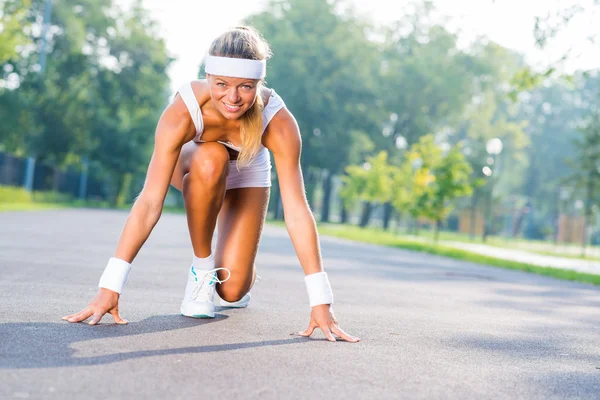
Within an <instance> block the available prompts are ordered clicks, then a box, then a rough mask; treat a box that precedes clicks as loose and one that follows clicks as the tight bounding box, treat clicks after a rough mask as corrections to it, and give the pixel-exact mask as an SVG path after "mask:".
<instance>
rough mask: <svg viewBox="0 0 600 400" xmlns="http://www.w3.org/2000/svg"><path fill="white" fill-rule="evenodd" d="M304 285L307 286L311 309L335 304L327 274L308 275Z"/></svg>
mask: <svg viewBox="0 0 600 400" xmlns="http://www.w3.org/2000/svg"><path fill="white" fill-rule="evenodd" d="M304 283H305V284H306V291H307V292H308V302H309V303H310V306H311V307H314V306H318V305H321V304H333V291H332V290H331V285H330V284H329V279H328V278H327V273H326V272H317V273H316V274H310V275H306V276H305V277H304Z"/></svg>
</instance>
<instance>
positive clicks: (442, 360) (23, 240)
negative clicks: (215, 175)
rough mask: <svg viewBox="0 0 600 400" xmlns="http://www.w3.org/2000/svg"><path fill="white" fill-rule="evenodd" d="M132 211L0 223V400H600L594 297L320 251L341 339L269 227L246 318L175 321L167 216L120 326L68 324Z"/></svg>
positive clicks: (510, 277)
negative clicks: (317, 331)
mask: <svg viewBox="0 0 600 400" xmlns="http://www.w3.org/2000/svg"><path fill="white" fill-rule="evenodd" d="M126 216H127V214H126V213H124V212H115V211H92V210H61V211H46V212H31V213H17V212H15V213H0V398H2V399H12V398H31V399H72V398H85V399H108V398H111V399H112V398H127V399H138V398H139V399H147V398H168V399H170V400H172V399H191V398H198V399H206V398H209V399H210V398H217V397H219V398H223V399H258V398H260V399H282V398H285V399H306V398H328V399H341V398H347V399H373V398H378V399H379V398H386V399H387V398H389V399H392V398H393V399H399V398H407V399H482V398H506V399H516V398H522V399H551V398H561V399H562V398H598V397H600V369H599V368H600V357H599V356H600V334H599V330H600V329H599V328H600V288H596V287H594V286H590V285H584V284H577V283H572V282H565V281H559V280H554V279H551V278H544V277H540V276H536V275H529V274H525V273H520V272H515V271H509V270H503V269H498V268H491V267H485V266H478V265H474V264H469V263H465V262H461V261H456V260H450V259H445V258H441V257H436V256H431V255H424V254H418V253H413V252H408V251H401V250H393V249H387V248H382V247H376V246H371V245H363V244H357V243H353V242H348V241H342V240H337V239H330V238H322V245H323V256H324V260H325V268H326V269H327V271H328V273H329V276H330V280H331V282H332V286H333V289H334V293H335V296H336V305H335V311H336V316H337V317H338V319H339V320H340V323H341V325H342V327H343V328H344V329H345V330H346V331H348V332H349V333H351V334H354V335H356V336H359V337H360V338H361V339H362V341H361V342H360V343H358V344H351V343H345V342H338V343H329V342H327V341H325V340H324V338H323V336H322V335H317V336H316V337H315V338H314V339H305V338H301V337H298V336H295V335H292V333H293V332H297V331H299V330H302V329H304V328H305V327H306V324H307V323H308V317H309V311H310V310H309V307H308V300H307V296H306V292H305V288H304V283H303V279H302V277H303V274H302V270H301V268H300V266H299V264H298V261H297V259H296V257H295V254H294V252H293V248H292V246H291V242H290V240H289V238H288V236H287V233H286V231H285V229H283V228H279V227H267V228H266V229H265V232H264V236H263V239H262V242H261V250H260V253H259V256H258V261H257V265H258V268H259V275H260V276H261V277H262V280H261V281H260V282H259V283H257V285H256V286H255V288H254V289H253V299H252V303H251V305H250V307H248V308H247V309H238V310H233V309H222V310H220V311H219V314H218V316H217V318H215V319H214V320H194V319H189V318H185V317H182V316H180V315H179V305H180V302H181V299H182V296H183V290H184V287H185V281H186V274H187V268H188V266H189V262H190V259H191V247H190V244H189V238H188V234H187V228H186V223H185V217H184V216H183V215H174V214H165V215H163V217H162V219H161V221H160V222H159V224H158V225H157V227H156V228H155V230H154V232H153V233H152V236H151V237H150V239H149V240H148V242H147V243H146V245H145V246H144V248H143V249H142V251H141V253H140V254H139V256H138V258H137V259H136V261H135V263H134V269H133V271H132V273H131V275H130V279H129V282H128V285H127V287H126V290H125V292H124V294H123V296H122V299H121V312H122V315H123V317H124V318H126V319H128V320H129V321H130V323H129V325H126V326H116V325H114V324H112V323H111V319H110V318H107V317H105V319H104V320H103V323H102V324H101V325H98V326H95V327H92V326H88V325H85V324H69V323H67V322H64V321H61V319H60V318H61V317H62V316H63V315H66V314H68V313H71V312H74V311H78V310H79V309H80V308H82V307H83V306H85V305H86V304H87V302H88V301H89V300H90V299H91V297H92V296H93V294H94V293H95V292H96V284H97V282H98V279H99V277H100V274H101V272H102V270H103V268H104V265H105V262H106V260H107V258H108V257H109V256H110V255H111V254H112V251H113V249H114V246H115V244H116V241H117V238H118V235H119V233H120V231H121V228H122V225H123V222H124V221H125V218H126Z"/></svg>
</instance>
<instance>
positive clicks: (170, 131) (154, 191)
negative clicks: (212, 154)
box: [63, 96, 195, 325]
mask: <svg viewBox="0 0 600 400" xmlns="http://www.w3.org/2000/svg"><path fill="white" fill-rule="evenodd" d="M194 133H195V130H194V126H193V122H192V120H191V117H190V115H189V112H188V111H187V108H186V106H185V104H184V103H183V100H181V98H180V97H179V96H177V97H176V99H175V101H174V102H173V103H172V104H170V105H169V106H168V107H167V108H166V109H165V111H164V112H163V114H162V116H161V117H160V120H159V122H158V125H157V127H156V132H155V144H154V152H153V154H152V158H151V160H150V164H149V166H148V172H147V174H146V181H145V183H144V188H143V189H142V191H141V193H140V195H139V196H138V198H137V200H136V201H135V203H134V205H133V207H132V209H131V211H130V213H129V216H128V218H127V221H126V222H125V226H124V228H123V231H122V233H121V236H120V238H119V242H118V244H117V249H116V251H115V254H114V257H113V258H111V259H110V261H109V265H108V266H107V268H106V270H105V273H104V274H103V275H102V278H101V282H100V286H101V288H100V290H99V291H98V293H97V294H96V296H95V297H94V298H93V299H92V301H91V302H90V303H89V304H88V306H87V307H86V308H84V309H83V310H81V311H80V312H78V313H75V314H72V315H67V316H65V317H63V320H67V321H69V322H81V321H83V320H85V319H87V318H89V317H92V318H91V320H90V322H89V324H90V325H94V324H96V323H98V322H99V321H100V319H101V318H102V316H104V314H106V313H107V312H108V313H110V314H111V315H112V316H113V318H114V320H115V322H116V323H120V324H123V323H127V321H125V320H124V319H122V318H121V316H120V315H119V304H118V303H119V295H120V290H118V289H115V287H122V285H123V283H124V280H125V279H123V278H124V277H125V278H126V275H127V272H124V271H128V268H129V263H131V262H132V261H133V259H134V258H135V256H136V255H137V253H138V252H139V250H140V248H141V247H142V245H143V244H144V242H145V241H146V240H147V239H148V237H149V236H150V232H152V229H153V228H154V226H155V225H156V223H157V222H158V219H159V218H160V215H161V213H162V207H163V203H164V200H165V197H166V195H167V191H168V189H169V184H170V182H171V177H172V175H173V171H174V169H175V165H176V164H177V159H178V157H179V153H180V151H181V147H182V146H183V144H184V143H185V142H187V141H188V140H190V139H191V138H192V137H193V135H194ZM119 281H120V282H119ZM111 288H112V290H111Z"/></svg>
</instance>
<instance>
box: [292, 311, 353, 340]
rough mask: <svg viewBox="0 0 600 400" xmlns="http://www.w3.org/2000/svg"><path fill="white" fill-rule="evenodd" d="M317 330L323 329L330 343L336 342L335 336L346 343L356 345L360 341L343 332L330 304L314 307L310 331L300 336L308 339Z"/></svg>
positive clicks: (311, 314)
mask: <svg viewBox="0 0 600 400" xmlns="http://www.w3.org/2000/svg"><path fill="white" fill-rule="evenodd" d="M315 328H319V329H321V330H322V331H323V333H324V334H325V337H326V338H327V340H329V341H330V342H335V341H336V340H335V337H334V336H333V334H335V335H336V336H338V337H339V338H341V339H343V340H345V341H346V342H352V343H356V342H359V341H360V339H359V338H357V337H354V336H351V335H348V334H347V333H346V332H344V331H343V330H342V328H340V326H339V325H338V322H337V320H336V319H335V316H334V315H333V309H332V308H331V306H330V305H329V304H322V305H320V306H314V307H313V308H312V311H311V313H310V323H309V324H308V329H307V330H305V331H304V332H299V333H298V334H299V335H300V336H306V337H308V336H310V335H312V334H313V332H314V330H315Z"/></svg>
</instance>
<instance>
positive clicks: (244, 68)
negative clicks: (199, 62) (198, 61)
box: [204, 55, 267, 79]
mask: <svg viewBox="0 0 600 400" xmlns="http://www.w3.org/2000/svg"><path fill="white" fill-rule="evenodd" d="M204 70H205V71H206V73H207V74H212V75H220V76H230V77H232V78H247V79H262V78H264V77H265V75H266V74H267V61H266V60H248V59H245V58H231V57H217V56H211V55H207V56H206V65H205V67H204Z"/></svg>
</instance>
